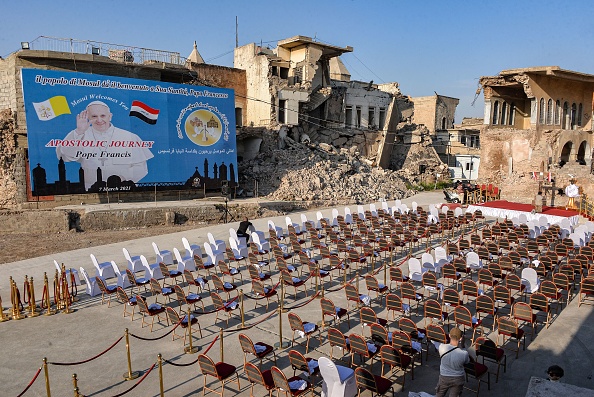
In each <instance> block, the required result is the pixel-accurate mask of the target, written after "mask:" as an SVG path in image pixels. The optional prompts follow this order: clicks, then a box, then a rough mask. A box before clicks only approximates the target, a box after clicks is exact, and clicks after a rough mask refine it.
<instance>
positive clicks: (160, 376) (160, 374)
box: [157, 353, 165, 397]
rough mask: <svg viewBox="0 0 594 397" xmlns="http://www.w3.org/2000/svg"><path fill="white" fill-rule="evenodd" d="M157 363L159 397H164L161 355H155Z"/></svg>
mask: <svg viewBox="0 0 594 397" xmlns="http://www.w3.org/2000/svg"><path fill="white" fill-rule="evenodd" d="M157 363H159V395H160V396H161V397H163V396H165V390H164V388H163V356H161V353H159V354H157Z"/></svg>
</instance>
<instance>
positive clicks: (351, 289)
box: [344, 284, 364, 309]
mask: <svg viewBox="0 0 594 397" xmlns="http://www.w3.org/2000/svg"><path fill="white" fill-rule="evenodd" d="M344 292H345V294H346V299H347V309H348V308H349V305H350V303H351V302H355V305H356V306H355V307H356V308H360V307H361V306H363V305H364V303H363V300H362V298H363V295H361V294H359V291H357V288H356V287H355V286H354V285H352V284H346V285H345V287H344Z"/></svg>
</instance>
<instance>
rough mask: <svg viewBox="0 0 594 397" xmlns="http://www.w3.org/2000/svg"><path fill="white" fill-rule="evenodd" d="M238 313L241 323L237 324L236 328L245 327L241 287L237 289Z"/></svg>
mask: <svg viewBox="0 0 594 397" xmlns="http://www.w3.org/2000/svg"><path fill="white" fill-rule="evenodd" d="M239 314H240V317H241V324H240V325H238V326H237V329H241V328H244V327H245V312H244V310H243V289H241V288H240V289H239Z"/></svg>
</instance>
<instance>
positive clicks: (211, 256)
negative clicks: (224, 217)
mask: <svg viewBox="0 0 594 397" xmlns="http://www.w3.org/2000/svg"><path fill="white" fill-rule="evenodd" d="M204 252H206V261H205V262H204V264H205V265H210V264H213V265H215V266H216V265H217V263H219V261H224V260H225V251H217V250H215V249H213V246H212V245H211V244H210V243H209V242H208V241H206V242H205V243H204Z"/></svg>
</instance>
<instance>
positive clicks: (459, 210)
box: [454, 207, 463, 218]
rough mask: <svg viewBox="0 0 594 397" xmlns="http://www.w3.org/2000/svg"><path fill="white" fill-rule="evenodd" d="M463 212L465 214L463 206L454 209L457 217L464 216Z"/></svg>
mask: <svg viewBox="0 0 594 397" xmlns="http://www.w3.org/2000/svg"><path fill="white" fill-rule="evenodd" d="M462 214H463V212H462V208H461V207H456V208H455V209H454V216H455V217H456V218H458V217H460V216H462Z"/></svg>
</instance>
